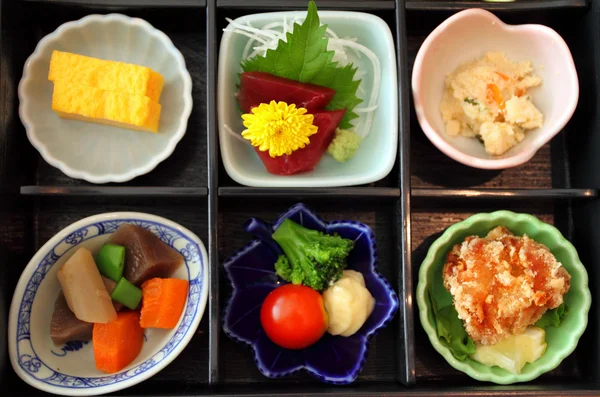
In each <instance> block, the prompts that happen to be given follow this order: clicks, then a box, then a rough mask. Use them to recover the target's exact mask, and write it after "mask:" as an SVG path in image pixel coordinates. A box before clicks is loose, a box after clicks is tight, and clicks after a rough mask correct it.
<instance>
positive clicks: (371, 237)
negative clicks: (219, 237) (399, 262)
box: [221, 203, 400, 385]
mask: <svg viewBox="0 0 600 397" xmlns="http://www.w3.org/2000/svg"><path fill="white" fill-rule="evenodd" d="M302 210H304V211H306V212H309V213H310V214H311V215H312V216H314V217H315V218H316V219H317V220H318V221H319V222H320V223H321V226H324V227H326V226H329V225H346V226H351V227H353V228H360V229H365V231H367V232H368V234H367V237H368V239H369V241H370V243H371V247H372V249H373V254H372V255H371V271H372V272H373V274H374V275H375V277H376V278H377V279H378V280H379V281H380V282H381V283H382V285H383V287H384V289H385V290H386V293H387V294H388V295H389V296H390V298H391V306H390V310H389V311H388V314H387V316H386V317H385V318H383V319H382V320H381V321H380V322H379V324H378V325H377V326H376V327H374V328H373V329H372V330H370V331H369V332H367V333H366V334H365V351H364V354H363V356H362V357H361V359H360V362H359V363H358V366H357V368H356V370H355V371H353V373H352V374H351V375H347V376H346V377H345V380H341V381H340V380H336V379H330V378H328V377H325V376H323V375H321V374H320V373H318V372H315V371H313V370H312V369H310V368H307V366H306V365H305V364H303V365H300V366H298V367H296V368H294V369H292V370H290V371H287V372H281V373H277V374H269V373H267V372H266V371H265V369H263V368H261V367H260V365H258V363H259V360H258V353H257V349H256V347H255V346H254V343H253V342H249V341H247V340H245V339H243V338H240V337H238V336H237V335H236V334H235V333H234V332H232V331H231V330H230V329H229V328H228V327H227V325H226V323H225V320H226V318H227V313H228V312H229V310H230V307H231V304H232V302H233V298H234V296H235V294H236V291H237V290H238V289H237V288H235V287H234V286H233V283H232V281H231V278H230V275H229V266H230V265H231V264H232V263H234V262H235V261H236V260H237V259H238V258H239V257H240V256H242V255H244V254H245V253H246V252H247V251H248V250H250V249H251V248H254V247H255V246H256V245H257V244H259V243H260V242H261V241H260V240H259V239H252V240H251V241H250V242H249V243H248V244H246V245H245V246H244V247H242V248H241V249H239V250H237V251H236V252H234V253H233V254H232V255H231V256H230V257H229V258H227V259H226V260H225V261H224V262H223V268H224V269H225V273H226V275H227V282H228V283H229V285H230V287H231V289H232V291H231V293H230V294H229V296H228V299H227V304H226V305H225V309H224V310H223V313H224V315H223V319H222V321H221V322H222V327H223V331H224V332H225V334H226V335H227V336H228V337H229V338H231V339H233V340H234V341H235V342H238V343H240V344H244V345H246V346H248V347H249V348H250V350H251V351H252V354H253V356H254V362H255V363H256V364H257V367H258V369H259V371H260V372H261V373H262V374H263V375H264V376H266V377H269V378H283V377H285V376H289V375H292V374H294V373H297V372H301V371H305V372H307V373H308V374H310V375H311V376H313V377H315V378H317V379H319V380H321V381H323V382H325V383H329V384H336V385H345V384H350V383H352V382H354V381H355V380H356V378H358V376H359V375H360V373H361V372H362V370H363V368H364V365H365V363H366V358H367V355H368V351H369V344H370V342H371V339H372V337H373V336H375V335H377V333H379V331H381V330H382V329H383V328H385V327H386V326H387V325H388V324H389V323H390V321H392V320H393V318H394V317H395V315H396V313H397V312H398V308H399V306H400V303H399V300H398V295H397V294H396V292H395V291H394V289H393V288H392V287H391V285H390V283H389V282H388V280H387V279H386V278H385V277H384V276H383V275H382V274H381V273H380V272H379V271H378V270H377V244H376V241H375V233H374V232H373V230H372V229H371V228H370V227H369V226H368V225H366V224H364V223H361V222H357V221H352V220H337V221H330V222H328V221H325V220H324V219H323V218H321V217H320V216H319V215H318V214H317V213H316V212H315V211H312V210H311V209H310V208H308V207H307V206H306V205H304V204H302V203H299V204H296V205H294V206H292V207H290V208H289V209H288V210H286V211H285V212H283V213H282V214H280V215H279V216H278V217H277V218H276V220H275V221H274V222H273V223H269V225H270V226H271V227H276V226H277V225H279V224H280V223H281V222H282V221H283V220H284V219H286V218H288V217H289V216H290V214H292V213H294V212H297V211H302Z"/></svg>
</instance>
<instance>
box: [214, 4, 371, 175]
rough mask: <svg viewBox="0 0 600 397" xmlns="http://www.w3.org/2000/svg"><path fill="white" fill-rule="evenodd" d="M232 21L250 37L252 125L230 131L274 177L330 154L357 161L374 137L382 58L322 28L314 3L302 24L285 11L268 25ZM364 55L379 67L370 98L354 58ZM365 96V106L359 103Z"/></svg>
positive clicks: (245, 91) (241, 98)
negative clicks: (371, 134)
mask: <svg viewBox="0 0 600 397" xmlns="http://www.w3.org/2000/svg"><path fill="white" fill-rule="evenodd" d="M228 21H229V22H230V25H229V27H227V28H226V29H225V31H230V32H234V33H238V34H242V35H245V36H248V37H250V40H249V41H248V43H247V44H246V47H245V49H244V53H243V55H242V62H241V74H240V81H239V87H238V91H237V93H236V98H237V102H238V105H239V107H240V109H241V112H242V115H241V117H242V119H243V125H244V127H245V128H246V129H245V130H243V131H241V134H240V132H236V131H233V130H232V129H231V127H229V126H225V128H226V130H227V131H228V132H229V133H230V134H232V135H233V136H234V137H236V138H238V139H241V140H243V141H244V142H247V143H250V144H251V145H252V146H253V147H254V149H255V151H256V153H257V155H258V156H259V158H260V159H261V161H262V162H263V164H264V166H265V168H266V169H267V171H268V172H270V173H272V174H277V175H292V174H296V173H300V172H306V171H310V170H312V169H314V168H315V167H316V166H317V164H318V163H319V161H320V160H321V158H322V156H323V155H324V154H325V152H327V153H328V154H329V155H331V156H333V158H334V159H335V160H337V161H339V162H345V161H347V160H349V159H351V158H352V157H353V156H354V155H355V153H356V151H357V150H358V148H359V146H360V144H361V142H362V140H363V139H364V138H365V137H366V136H367V135H368V134H369V130H370V129H371V123H372V118H373V111H374V110H375V109H376V108H377V100H378V95H379V87H380V79H381V70H380V69H381V68H380V64H379V59H378V58H377V56H376V55H375V54H374V53H373V52H372V51H371V50H369V49H368V48H366V47H365V46H363V45H361V44H359V43H358V40H357V39H356V38H353V37H348V38H340V37H339V36H338V35H337V34H336V33H335V32H334V31H333V30H332V29H330V28H328V27H327V25H321V23H320V21H319V15H318V13H317V6H316V5H315V3H314V2H313V1H311V2H309V5H308V13H307V15H306V18H305V20H304V21H303V22H302V24H298V23H297V20H295V19H293V20H288V19H286V17H285V16H284V17H283V18H282V21H281V22H274V23H271V24H268V25H266V26H264V27H262V28H255V27H252V26H250V25H249V24H242V23H237V22H235V21H232V20H230V19H228ZM361 55H364V56H366V57H368V58H369V60H370V61H371V63H372V65H373V71H372V73H371V74H372V88H371V92H370V93H369V94H368V95H367V92H366V91H365V89H364V84H363V80H361V79H359V78H361V77H362V78H364V77H365V76H367V75H368V73H367V71H366V70H360V69H359V68H358V67H355V66H354V62H353V60H357V59H358V58H359V57H360V56H361ZM361 97H362V98H361ZM364 101H366V106H365V107H362V108H357V107H356V106H357V105H358V104H360V103H362V102H364ZM360 114H363V116H362V117H359V115H360Z"/></svg>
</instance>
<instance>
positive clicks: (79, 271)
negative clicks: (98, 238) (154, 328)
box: [58, 247, 117, 324]
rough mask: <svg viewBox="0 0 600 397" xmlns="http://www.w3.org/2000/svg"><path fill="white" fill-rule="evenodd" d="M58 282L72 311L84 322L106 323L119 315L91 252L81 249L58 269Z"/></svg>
mask: <svg viewBox="0 0 600 397" xmlns="http://www.w3.org/2000/svg"><path fill="white" fill-rule="evenodd" d="M58 281H59V283H60V286H61V288H62V291H63V293H64V294H65V299H66V300H67V305H68V306H69V309H71V311H72V312H73V314H75V317H77V318H78V319H79V320H81V321H85V322H88V323H100V324H106V323H108V322H110V321H113V320H114V319H115V318H117V312H116V311H115V308H114V306H113V304H112V300H111V297H110V295H109V294H108V291H107V290H106V286H105V285H104V282H103V281H102V277H101V276H100V271H99V270H98V267H97V266H96V263H95V262H94V257H93V256H92V253H91V252H90V251H89V250H88V249H86V248H83V247H82V248H79V249H78V250H77V252H75V254H73V256H72V257H71V258H69V260H68V261H67V262H66V263H65V264H64V265H62V267H61V268H60V269H59V270H58Z"/></svg>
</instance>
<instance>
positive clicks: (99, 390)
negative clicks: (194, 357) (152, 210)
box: [7, 211, 209, 396]
mask: <svg viewBox="0 0 600 397" xmlns="http://www.w3.org/2000/svg"><path fill="white" fill-rule="evenodd" d="M124 219H129V220H141V221H148V222H154V223H156V224H160V225H164V226H167V227H169V228H171V229H174V230H177V231H178V232H179V233H181V234H182V235H185V236H186V238H188V239H189V240H191V241H193V242H194V243H196V244H197V246H198V249H199V251H198V256H199V259H200V261H201V264H200V272H201V273H202V275H203V276H202V277H203V278H202V281H201V285H202V291H201V293H200V297H199V301H198V304H197V306H196V312H195V313H194V318H193V319H192V321H191V323H190V325H189V328H188V329H187V332H186V333H185V334H184V335H183V336H182V337H181V339H180V340H179V342H178V344H177V345H176V346H175V347H174V348H173V349H172V350H171V351H170V353H168V354H167V355H166V356H165V357H164V358H163V359H162V360H160V361H159V362H158V363H157V364H155V365H154V366H153V367H150V368H149V369H146V370H145V371H143V372H140V373H139V374H135V375H133V376H131V377H129V378H128V379H124V380H121V381H117V382H114V383H111V384H108V385H102V386H92V387H82V388H69V387H68V386H67V387H59V386H56V385H52V384H48V383H46V382H44V381H43V380H40V379H37V378H35V377H33V376H31V375H30V374H29V373H28V372H25V371H24V370H23V369H22V368H20V366H19V364H18V363H17V361H16V360H18V358H17V357H16V349H17V346H16V344H15V343H13V341H14V340H15V339H16V337H17V325H18V321H17V320H18V318H17V317H18V315H19V313H20V306H21V302H22V300H23V296H24V294H25V289H26V287H27V284H28V283H29V282H30V280H31V278H32V277H33V275H34V273H35V271H36V270H37V269H38V267H39V266H40V265H41V263H42V261H43V259H44V258H45V256H46V255H48V254H49V252H50V251H51V250H53V249H54V248H55V246H57V244H59V243H60V242H61V241H63V240H64V239H65V238H67V237H68V236H69V235H70V234H71V233H73V232H74V231H77V230H78V229H80V228H82V227H86V226H87V227H89V226H91V225H93V224H94V223H98V222H107V221H118V220H124ZM79 244H80V243H77V244H75V245H74V246H78V245H79ZM208 268H209V266H208V254H207V252H206V248H205V246H204V243H203V241H202V239H200V238H199V237H198V236H197V235H196V234H195V233H193V232H192V231H190V230H189V229H187V228H185V227H183V226H181V225H180V224H178V223H176V222H174V221H171V220H169V219H167V218H163V217H161V216H158V215H153V214H149V213H143V212H133V211H117V212H105V213H99V214H95V215H91V216H88V217H86V218H83V219H80V220H78V221H76V222H73V223H71V224H70V225H68V226H66V227H64V228H62V229H61V230H60V231H59V232H58V233H56V234H55V235H54V236H52V237H51V238H50V239H48V241H47V242H46V243H44V245H43V246H42V247H41V248H39V249H38V250H37V252H36V253H35V254H34V255H33V257H32V258H31V260H30V261H29V262H28V263H27V265H26V266H25V267H24V269H23V272H22V273H21V276H20V277H19V280H18V282H17V285H16V287H15V291H14V293H13V297H12V301H11V305H10V311H9V316H8V318H9V322H8V332H7V333H8V342H9V343H8V350H9V356H10V362H11V365H12V367H13V370H14V371H15V373H16V374H17V375H18V376H19V378H21V379H22V380H23V381H24V382H26V383H27V384H29V385H31V386H32V387H35V388H37V389H39V390H42V391H44V392H47V393H53V394H61V395H69V396H85V395H99V394H107V393H113V392H116V391H119V390H123V389H126V388H129V387H132V386H134V385H136V384H138V383H140V382H143V381H145V380H147V379H149V378H151V377H152V376H154V375H156V374H157V373H159V372H160V371H162V370H163V369H164V368H165V367H167V366H168V365H169V364H171V363H172V362H173V360H175V358H177V356H178V355H179V354H180V353H181V352H182V351H183V350H184V349H185V348H186V346H187V345H188V344H189V342H190V341H191V339H192V338H193V337H194V335H195V333H196V330H197V329H198V326H199V325H200V321H201V319H202V317H203V316H204V311H205V309H206V304H207V301H208V281H207V280H208V279H209V275H208ZM37 291H38V289H36V294H37ZM188 294H189V292H188ZM180 326H181V323H179V324H178V327H180ZM175 334H176V333H175ZM175 334H173V336H172V337H171V338H169V339H168V340H167V342H170V341H171V340H172V338H174V337H175ZM161 349H162V348H161ZM159 351H160V350H159ZM154 354H156V353H153V355H154ZM144 363H145V361H144V362H142V363H140V364H139V365H137V366H136V367H132V368H129V369H127V370H126V371H127V372H129V371H132V370H134V369H135V368H138V367H140V366H141V365H143V364H144ZM121 372H122V371H121ZM121 372H119V373H121ZM119 373H117V374H106V375H104V376H117V375H119ZM70 376H74V377H77V376H76V375H70ZM98 377H102V376H98Z"/></svg>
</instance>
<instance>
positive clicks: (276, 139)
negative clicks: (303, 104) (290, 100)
mask: <svg viewBox="0 0 600 397" xmlns="http://www.w3.org/2000/svg"><path fill="white" fill-rule="evenodd" d="M242 119H244V127H246V128H247V129H246V130H244V131H243V132H242V136H243V137H244V138H245V139H248V140H249V141H250V143H251V144H252V146H258V149H259V150H260V151H261V152H265V151H267V150H268V151H269V156H271V157H278V156H283V155H284V154H287V155H290V154H292V152H293V151H295V150H298V149H302V148H303V147H305V146H306V145H308V144H309V143H310V139H308V137H309V136H311V135H313V134H316V133H317V130H318V127H317V126H315V125H313V120H314V116H313V115H312V114H306V109H305V108H296V105H294V104H291V105H288V104H287V103H285V102H275V101H271V103H269V104H266V103H261V104H260V105H259V106H257V107H255V108H253V109H252V113H247V114H243V115H242Z"/></svg>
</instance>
